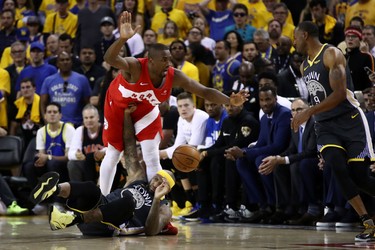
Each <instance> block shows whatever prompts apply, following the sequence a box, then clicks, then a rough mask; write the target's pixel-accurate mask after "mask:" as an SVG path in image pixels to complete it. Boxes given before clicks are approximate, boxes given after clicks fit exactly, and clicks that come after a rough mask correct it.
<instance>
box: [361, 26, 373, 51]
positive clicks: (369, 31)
mask: <svg viewBox="0 0 375 250" xmlns="http://www.w3.org/2000/svg"><path fill="white" fill-rule="evenodd" d="M362 35H363V41H364V42H365V44H366V46H365V48H364V49H361V51H363V52H369V53H370V54H371V55H372V56H373V57H375V26H374V25H366V26H365V27H363V30H362Z"/></svg>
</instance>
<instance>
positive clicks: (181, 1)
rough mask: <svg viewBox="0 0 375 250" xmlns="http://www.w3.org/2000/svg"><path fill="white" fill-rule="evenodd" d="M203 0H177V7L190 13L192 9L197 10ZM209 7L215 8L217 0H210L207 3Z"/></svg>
mask: <svg viewBox="0 0 375 250" xmlns="http://www.w3.org/2000/svg"><path fill="white" fill-rule="evenodd" d="M200 2H201V0H177V1H176V7H175V8H176V9H179V10H183V11H185V13H189V12H190V11H197V10H199V7H198V6H197V5H198V4H199V3H200ZM207 8H209V9H211V10H215V9H216V8H215V1H210V2H209V3H208V4H207Z"/></svg>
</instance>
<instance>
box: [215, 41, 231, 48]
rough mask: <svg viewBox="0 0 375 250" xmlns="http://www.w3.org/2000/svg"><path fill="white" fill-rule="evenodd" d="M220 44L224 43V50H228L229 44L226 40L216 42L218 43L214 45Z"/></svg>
mask: <svg viewBox="0 0 375 250" xmlns="http://www.w3.org/2000/svg"><path fill="white" fill-rule="evenodd" d="M220 42H223V43H224V48H225V49H226V50H230V43H229V42H228V41H227V40H218V41H217V42H216V44H218V43H220Z"/></svg>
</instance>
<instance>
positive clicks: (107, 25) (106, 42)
mask: <svg viewBox="0 0 375 250" xmlns="http://www.w3.org/2000/svg"><path fill="white" fill-rule="evenodd" d="M114 30H115V22H114V21H113V19H112V17H110V16H106V17H103V18H102V20H101V21H100V32H101V33H102V39H101V40H100V41H99V42H98V43H97V44H95V54H96V64H98V65H102V63H103V56H104V54H105V52H106V51H107V49H108V48H109V46H111V45H112V43H114V41H115V40H116V38H115V36H114V35H113V31H114Z"/></svg>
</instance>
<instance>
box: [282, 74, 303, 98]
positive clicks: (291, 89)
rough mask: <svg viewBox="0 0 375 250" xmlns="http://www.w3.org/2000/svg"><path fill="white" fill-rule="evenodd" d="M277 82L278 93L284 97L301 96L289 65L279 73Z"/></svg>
mask: <svg viewBox="0 0 375 250" xmlns="http://www.w3.org/2000/svg"><path fill="white" fill-rule="evenodd" d="M277 82H278V86H277V94H278V95H280V96H282V97H301V95H300V93H299V90H298V86H297V82H296V79H295V78H294V75H293V73H292V72H291V71H290V68H289V67H288V68H287V69H285V70H283V71H281V72H280V73H279V74H278V75H277Z"/></svg>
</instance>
